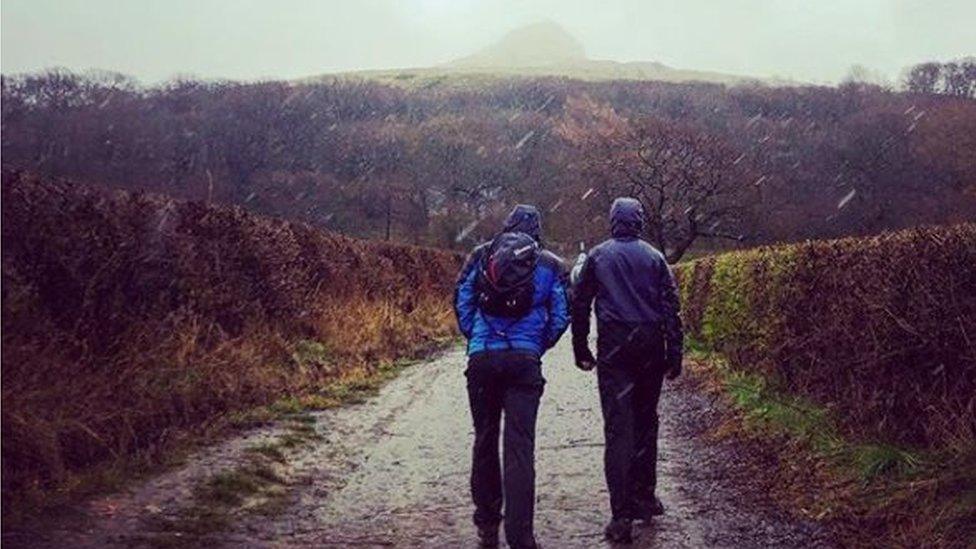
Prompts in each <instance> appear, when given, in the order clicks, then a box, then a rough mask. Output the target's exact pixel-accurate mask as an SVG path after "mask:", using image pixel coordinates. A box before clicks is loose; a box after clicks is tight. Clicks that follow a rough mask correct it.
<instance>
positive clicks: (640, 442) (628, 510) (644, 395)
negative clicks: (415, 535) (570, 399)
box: [597, 323, 665, 519]
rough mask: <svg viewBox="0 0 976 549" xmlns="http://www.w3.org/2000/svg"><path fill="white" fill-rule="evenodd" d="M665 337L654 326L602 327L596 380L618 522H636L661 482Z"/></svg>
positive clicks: (612, 503)
mask: <svg viewBox="0 0 976 549" xmlns="http://www.w3.org/2000/svg"><path fill="white" fill-rule="evenodd" d="M664 369H665V360H664V338H663V335H662V333H661V330H660V329H659V328H658V327H656V326H652V325H646V324H645V325H641V324H622V323H600V325H599V326H598V340H597V379H598V382H599V386H600V405H601V407H602V409H603V432H604V437H605V438H606V447H605V450H604V463H603V467H604V474H605V475H606V479H607V489H608V490H609V491H610V508H611V511H612V512H613V518H615V519H619V518H634V516H635V510H636V508H638V507H639V506H642V505H648V504H649V503H650V502H651V501H652V500H653V498H654V490H655V487H656V484H657V430H658V419H657V401H658V397H659V396H660V395H661V382H662V380H663V378H664Z"/></svg>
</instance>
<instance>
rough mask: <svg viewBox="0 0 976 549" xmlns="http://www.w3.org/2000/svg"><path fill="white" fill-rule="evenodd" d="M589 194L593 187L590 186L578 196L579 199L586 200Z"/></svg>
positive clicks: (591, 192)
mask: <svg viewBox="0 0 976 549" xmlns="http://www.w3.org/2000/svg"><path fill="white" fill-rule="evenodd" d="M591 194H593V187H590V189H589V190H588V191H586V192H585V193H583V196H582V197H581V198H580V200H586V199H587V198H589V197H590V195H591Z"/></svg>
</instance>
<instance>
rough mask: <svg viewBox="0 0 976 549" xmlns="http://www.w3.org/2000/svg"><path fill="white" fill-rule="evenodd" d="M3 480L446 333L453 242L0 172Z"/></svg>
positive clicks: (303, 387) (81, 463)
mask: <svg viewBox="0 0 976 549" xmlns="http://www.w3.org/2000/svg"><path fill="white" fill-rule="evenodd" d="M2 190H3V197H2V208H3V210H2V214H3V227H2V232H3V234H2V283H3V288H2V291H3V308H2V311H3V313H2V314H3V316H2V328H3V357H2V358H3V368H4V371H3V386H2V396H3V411H2V422H3V441H2V444H3V471H2V472H3V494H4V508H5V509H7V508H9V507H8V505H7V504H8V503H9V501H10V498H11V497H13V496H14V495H16V494H24V493H27V492H31V491H35V490H37V491H42V492H43V491H45V490H48V489H50V488H51V487H55V486H58V485H59V484H63V482H64V480H65V479H66V478H67V477H68V476H70V475H71V473H74V472H79V471H85V470H88V469H90V468H91V467H93V466H95V465H98V464H101V463H105V462H110V461H115V460H126V459H132V458H133V457H147V456H148V457H152V456H153V455H155V454H156V453H157V451H158V450H159V448H161V447H162V446H164V445H165V444H166V443H167V441H169V440H171V439H173V438H174V437H178V436H181V435H182V434H183V433H186V432H187V431H188V430H192V429H194V428H196V427H199V426H201V425H203V424H205V423H206V422H208V421H210V420H212V419H213V418H215V417H218V416H221V415H223V414H226V413H228V412H233V411H236V410H241V409H246V408H249V407H253V406H256V405H262V404H266V403H269V402H271V401H273V400H275V399H277V398H280V397H282V396H284V395H289V394H297V393H303V392H314V391H315V390H316V389H317V388H319V387H321V386H322V384H323V383H325V382H326V381H329V380H330V379H332V378H334V377H335V376H338V375H342V374H343V373H345V372H348V371H350V370H352V369H355V368H368V367H370V365H371V364H376V363H377V362H378V361H380V360H387V359H394V358H396V357H399V356H403V355H407V354H411V353H413V352H416V351H418V350H420V349H421V348H423V347H425V346H427V345H429V344H430V342H431V341H432V340H433V339H437V338H444V337H446V336H450V335H452V334H453V329H454V328H453V326H454V323H453V316H452V313H451V307H450V299H449V296H450V295H451V287H452V283H453V278H454V276H455V273H456V271H457V269H458V267H459V258H458V257H457V256H456V255H454V254H451V253H446V252H440V251H435V250H430V249H424V248H418V247H412V246H399V245H391V244H385V243H377V242H365V241H360V240H355V239H351V238H346V237H343V236H339V235H335V234H330V233H327V232H323V231H319V230H316V229H313V228H310V227H308V226H306V225H303V224H300V223H289V222H285V221H282V220H277V219H271V218H265V217H260V216H257V215H253V214H249V213H246V212H245V211H244V210H242V209H241V208H239V207H217V206H211V205H208V204H204V203H199V202H182V201H176V200H170V199H166V198H163V197H159V196H154V195H148V194H141V193H131V194H130V193H125V192H110V191H107V190H104V189H98V188H93V187H88V186H83V185H76V184H70V183H66V182H50V181H40V180H37V179H36V178H33V177H30V176H26V175H23V174H19V173H13V172H4V174H3V182H2Z"/></svg>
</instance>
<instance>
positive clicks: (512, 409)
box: [454, 205, 569, 548]
mask: <svg viewBox="0 0 976 549" xmlns="http://www.w3.org/2000/svg"><path fill="white" fill-rule="evenodd" d="M541 231H542V224H541V219H540V216H539V211H538V210H537V209H536V208H535V207H533V206H527V205H518V206H516V207H515V209H513V210H512V212H511V214H509V216H508V219H507V220H506V222H505V226H504V228H503V230H502V232H503V233H524V234H526V235H529V236H530V237H532V239H534V240H535V242H536V243H537V244H538V245H539V247H540V248H541V247H542V241H541V238H540V236H541V235H540V233H541ZM489 245H490V243H485V244H482V245H480V246H478V247H476V248H475V249H474V250H473V251H472V252H471V254H470V256H469V257H468V260H467V261H466V262H465V264H464V267H463V268H462V269H461V272H460V274H459V276H458V281H457V288H456V290H455V295H454V307H455V313H456V314H457V321H458V327H459V328H460V330H461V333H462V334H464V337H465V338H467V340H468V368H467V370H466V371H465V375H466V376H467V389H468V399H469V403H470V406H471V416H472V419H473V421H474V431H475V440H474V449H473V454H474V455H473V459H472V464H471V496H472V499H473V500H474V505H475V512H474V523H475V525H476V526H477V528H478V536H479V538H480V539H481V544H482V546H483V547H496V546H497V545H498V528H499V524H500V523H501V521H502V507H503V504H502V503H503V502H502V500H503V497H504V509H505V512H504V519H505V538H506V540H507V541H508V544H509V546H511V547H515V548H523V547H524V548H532V547H536V542H535V537H534V533H533V513H534V507H535V424H536V414H537V412H538V409H539V400H540V398H541V397H542V390H543V386H544V384H545V379H544V378H543V377H542V362H541V359H542V355H543V353H545V352H546V351H547V350H548V349H549V348H551V347H552V346H553V345H555V344H556V342H557V341H559V338H560V337H561V336H562V335H563V332H565V331H566V328H567V326H568V325H569V313H568V305H567V298H566V288H565V283H566V271H565V269H564V267H563V263H562V260H560V259H559V257H557V256H556V255H555V254H553V253H551V252H549V251H547V250H544V249H543V250H541V252H540V253H539V256H538V260H537V261H536V264H535V268H534V272H533V282H534V287H535V289H534V293H533V297H532V303H531V308H530V309H529V311H528V313H527V314H526V315H525V316H523V317H521V318H515V319H514V320H513V319H509V318H495V317H492V316H491V315H488V314H486V313H484V312H483V311H481V310H480V309H479V306H478V303H479V301H478V295H477V293H478V292H477V289H476V281H477V277H478V271H479V265H480V264H481V262H482V258H483V256H484V254H486V253H488V247H489ZM503 414H504V418H505V431H504V441H503V446H504V449H503V451H504V463H505V471H504V474H503V473H502V468H501V462H500V461H499V453H498V439H499V433H500V423H501V418H502V415H503Z"/></svg>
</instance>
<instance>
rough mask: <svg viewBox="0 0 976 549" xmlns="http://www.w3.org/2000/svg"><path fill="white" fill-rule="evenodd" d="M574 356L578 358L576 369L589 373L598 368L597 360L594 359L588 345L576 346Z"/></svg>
mask: <svg viewBox="0 0 976 549" xmlns="http://www.w3.org/2000/svg"><path fill="white" fill-rule="evenodd" d="M573 355H574V356H575V358H576V367H577V368H579V369H580V370H583V371H584V372H588V371H590V370H592V369H593V368H596V359H595V358H593V353H591V352H590V348H589V347H587V346H586V345H574V346H573Z"/></svg>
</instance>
